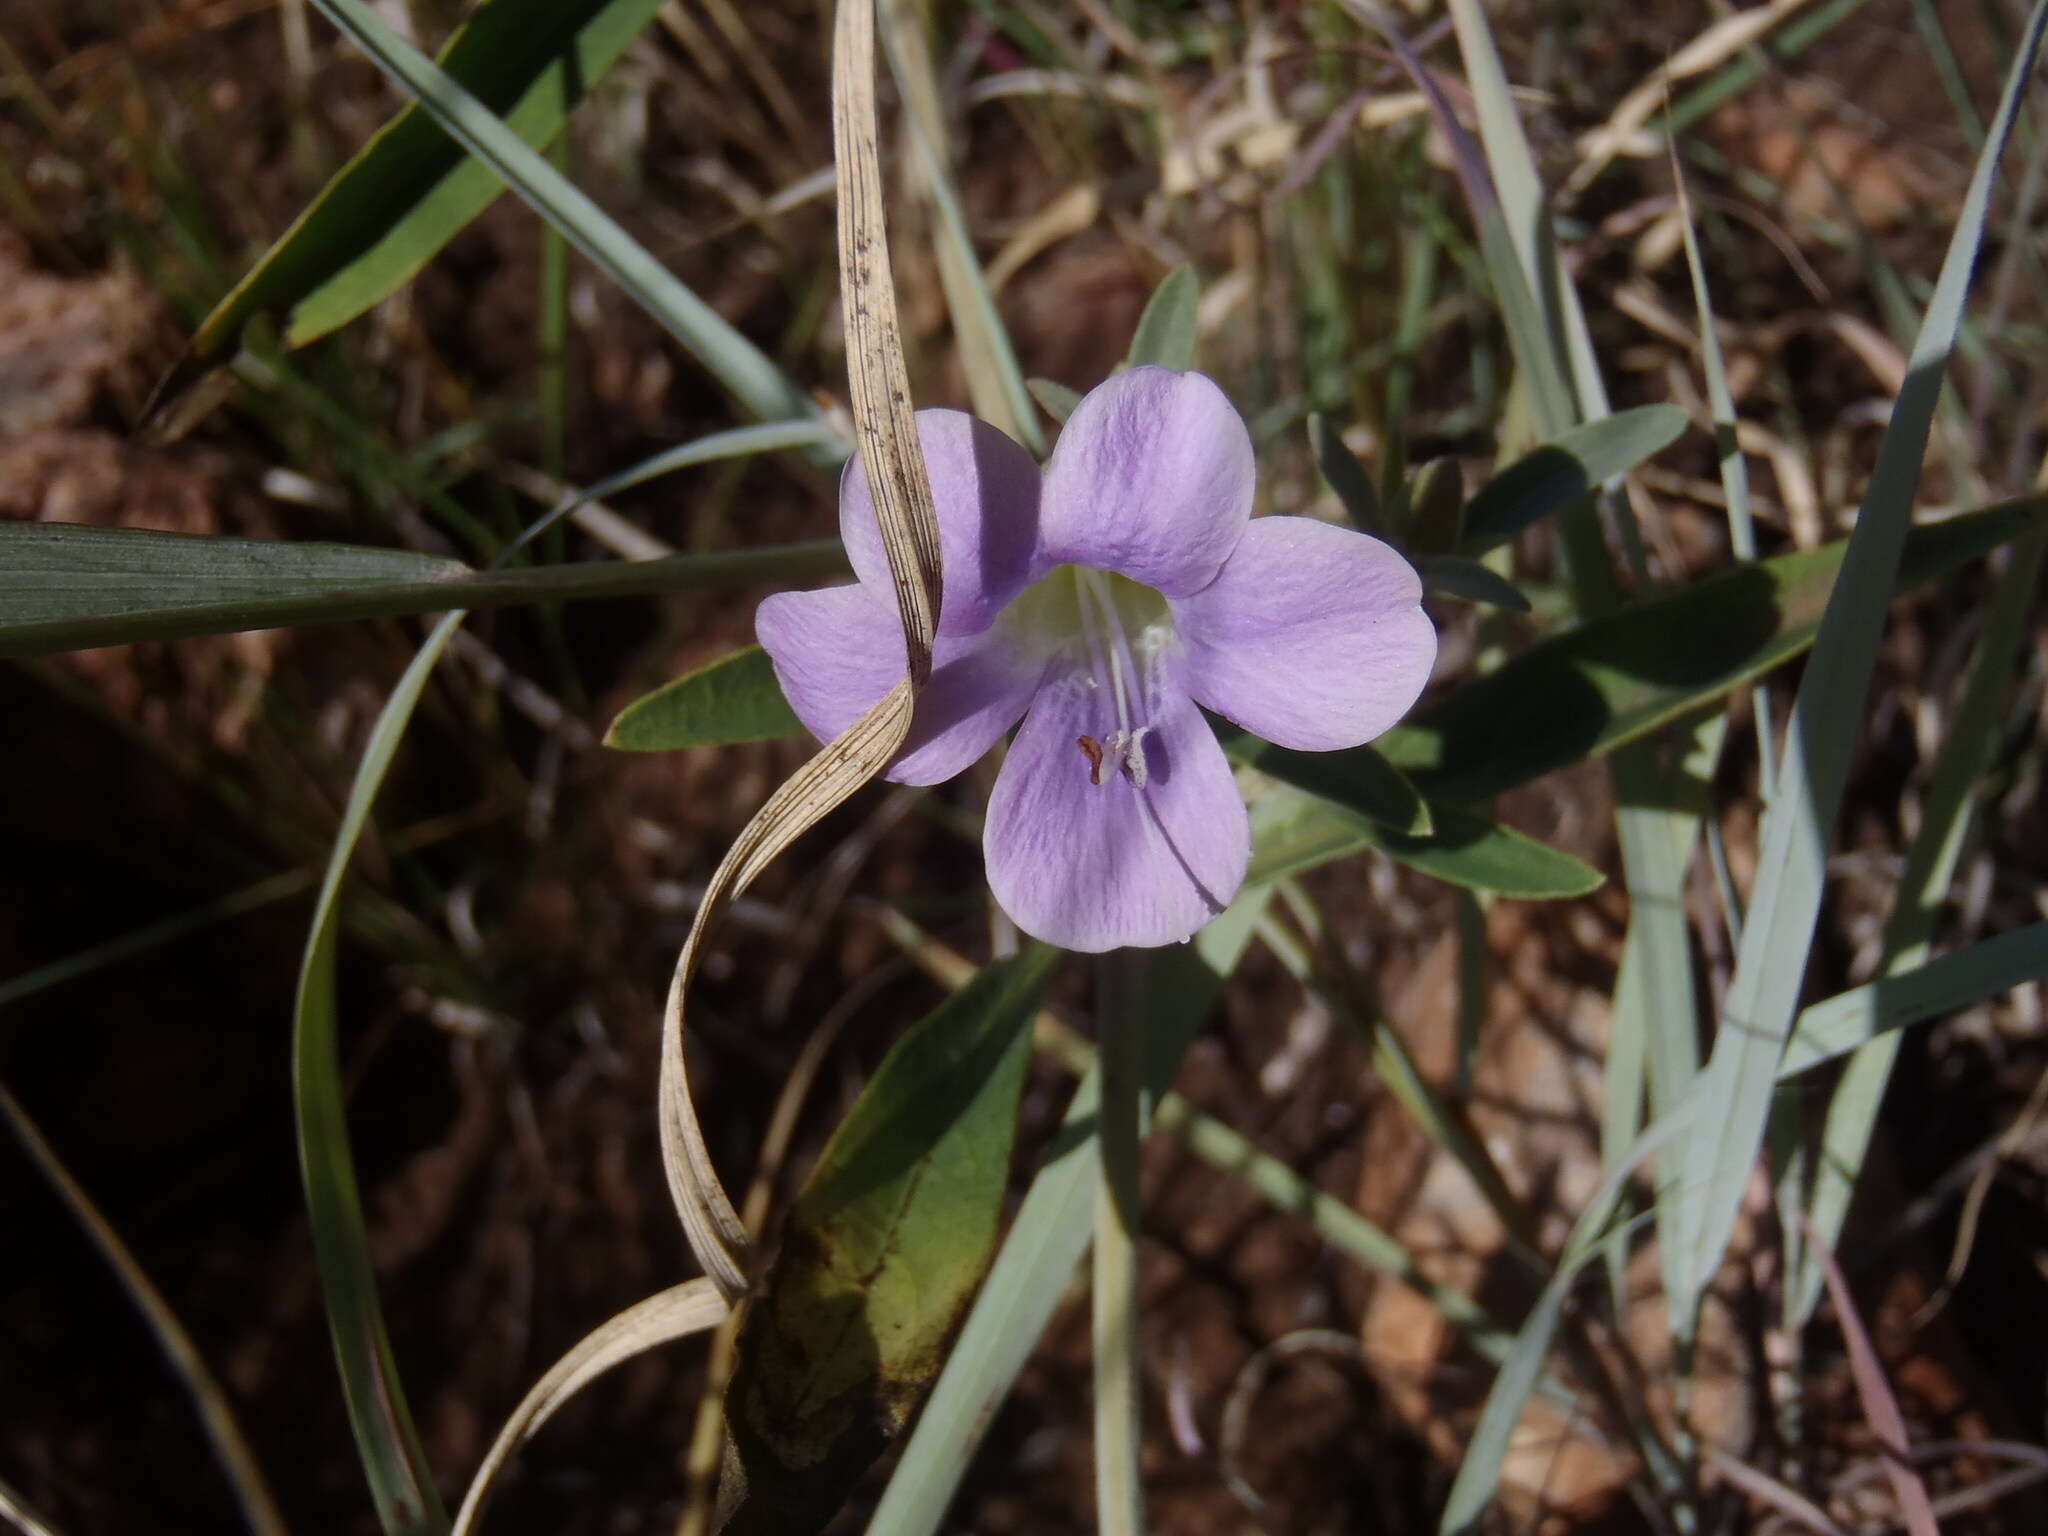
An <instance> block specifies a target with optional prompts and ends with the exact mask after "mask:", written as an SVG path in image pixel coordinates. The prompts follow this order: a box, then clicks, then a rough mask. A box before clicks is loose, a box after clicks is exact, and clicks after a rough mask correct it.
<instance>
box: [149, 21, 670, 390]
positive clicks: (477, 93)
mask: <svg viewBox="0 0 2048 1536" xmlns="http://www.w3.org/2000/svg"><path fill="white" fill-rule="evenodd" d="M658 9H660V0H486V3H485V4H483V5H480V6H478V7H477V9H476V10H475V12H474V13H472V15H471V16H470V18H469V20H468V21H467V22H466V23H465V24H464V25H463V26H462V28H461V29H460V30H459V31H458V32H456V34H455V35H454V37H453V38H451V39H450V40H449V43H448V46H447V48H445V49H444V50H443V51H442V53H441V56H440V65H441V68H442V70H443V71H444V72H445V73H446V74H447V76H448V78H449V79H451V80H454V81H456V82H458V83H459V84H461V85H462V86H464V87H465V88H466V89H468V91H469V92H470V93H471V95H473V96H474V97H475V98H476V100H477V102H478V103H479V104H480V105H481V106H482V107H484V108H485V109H486V110H488V111H491V112H494V113H496V114H498V115H499V116H500V117H502V118H503V119H504V124H505V127H506V128H507V129H508V130H510V131H511V132H512V133H513V134H516V135H517V136H518V137H519V139H520V140H521V141H523V142H524V143H526V144H530V145H542V144H546V143H547V142H548V141H549V140H550V139H552V138H554V136H555V135H556V134H557V133H559V132H560V131H561V128H562V125H563V123H564V122H566V121H567V120H568V116H569V113H570V112H571V110H573V109H574V107H575V106H576V103H577V102H578V101H579V100H581V99H582V97H583V96H584V95H585V94H587V93H588V91H589V90H590V88H591V87H592V86H593V85H595V84H596V82H597V81H598V80H600V79H602V78H603V76H604V75H605V73H606V72H607V71H609V70H610V69H611V67H612V65H613V64H614V63H615V62H616V61H617V59H618V57H619V55H620V54H621V53H622V52H623V51H624V50H625V47H626V45H627V44H628V43H629V42H631V41H632V40H633V38H634V37H635V36H636V35H637V34H638V33H639V32H640V31H641V29H642V28H644V27H645V26H646V25H647V23H648V22H649V21H651V20H652V19H653V17H654V13H655V12H656V11H657V10H658ZM504 190H505V187H504V183H503V182H502V181H500V180H499V179H498V177H497V176H495V175H493V174H492V173H491V171H490V169H489V168H488V167H487V166H485V165H484V164H483V163H482V162H480V161H477V160H473V159H471V158H470V157H469V155H468V154H467V153H466V152H465V151H464V150H463V148H462V147H461V146H460V145H459V144H457V143H456V142H455V141H454V140H452V139H450V138H449V137H448V136H447V134H445V133H444V132H442V131H441V129H440V128H439V127H437V126H436V125H435V123H434V121H433V119H432V118H431V117H429V116H427V115H426V114H425V113H424V112H423V111H422V110H421V109H420V108H419V107H418V106H417V105H413V106H408V107H407V108H406V109H405V110H404V111H402V112H400V113H399V114H398V115H397V116H396V117H394V118H393V119H392V120H391V121H390V122H389V123H387V124H385V126H384V127H383V128H382V129H381V130H380V131H379V132H378V133H377V135H376V137H375V138H373V139H371V140H370V142H369V143H368V144H367V145H365V146H364V147H363V149H362V151H361V152H360V153H359V154H357V155H356V156H355V158H354V159H352V160H351V161H349V163H348V164H347V165H346V166H344V167H343V168H342V169H341V170H340V171H339V172H338V173H337V174H336V175H335V176H334V178H333V179H332V180H331V181H329V182H328V183H327V185H326V187H325V188H323V189H322V190H321V192H320V195H319V196H318V197H316V198H315V199H314V200H313V202H312V203H311V204H310V205H309V206H308V207H307V208H306V210H305V212H304V213H302V214H300V215H299V217H298V219H297V220H296V221H295V222H294V223H293V224H292V227H291V228H290V229H288V230H287V231H285V233H284V236H283V237H282V238H281V239H279V240H278V242H277V243H276V244H275V245H273V246H272V247H271V248H270V250H269V251H268V252H267V253H265V255H264V257H263V259H262V260H261V261H259V262H258V263H257V264H256V266H255V267H254V268H253V269H252V270H251V271H250V273H249V274H248V276H246V277H244V278H243V279H242V281H241V282H240V283H238V284H237V285H236V286H235V289H234V291H233V292H232V293H230V294H229V295H228V296H227V297H226V298H225V299H223V300H222V301H221V302H220V304H219V305H218V306H217V307H216V308H215V309H214V311H213V313H212V314H210V315H208V316H207V317H206V320H205V322H204V323H203V324H202V325H201V326H200V327H199V330H198V332H197V333H196V334H195V335H194V336H193V338H192V342H191V345H190V346H189V347H188V348H187V349H186V352H185V355H184V356H183V357H182V358H181V359H180V360H179V362H178V364H177V366H176V367H175V368H173V369H172V371H171V373H170V374H169V375H168V376H167V377H166V378H165V380H164V382H163V383H162V385H160V386H159V387H158V390H157V392H156V398H157V399H158V400H163V401H168V400H169V399H170V398H171V397H173V396H175V395H177V394H180V393H182V392H183V391H184V390H185V388H186V387H187V386H189V385H190V384H191V383H192V381H193V380H194V379H196V378H197V377H198V376H199V375H200V374H201V373H204V372H206V371H207V370H208V369H211V368H214V367H217V366H219V365H220V364H221V363H223V362H225V361H227V359H228V358H229V357H230V356H231V355H232V354H233V352H234V350H235V348H236V347H238V346H239V345H240V342H241V335H242V328H243V326H244V325H246V324H247V323H248V321H249V320H250V319H251V318H252V317H254V316H256V315H259V314H263V315H269V316H271V317H273V318H274V319H275V320H276V321H277V325H278V331H279V334H280V335H281V337H282V338H283V341H284V344H285V345H286V346H287V347H300V346H304V345H305V344H306V343H307V342H310V341H314V340H317V339H318V338H319V337H322V336H325V335H326V334H327V333H328V332H330V331H333V330H336V329H338V328H339V327H341V326H343V325H346V324H347V323H348V322H349V321H351V320H353V319H355V317H356V316H358V315H360V314H361V313H362V312H363V311H364V310H366V309H368V308H369V307H370V306H371V305H373V304H375V303H377V301H378V300H380V299H382V298H384V297H386V296H387V295H389V294H390V293H392V292H393V291H395V290H396V289H397V288H399V287H400V286H401V285H403V284H404V283H406V282H408V281H409V280H410V279H411V278H412V277H413V276H414V275H415V274H416V273H417V272H418V271H419V270H420V268H421V267H423V266H425V265H426V263H427V261H428V260H429V259H430V258H431V257H432V256H433V255H434V253H435V252H437V251H439V250H440V249H441V247H442V246H444V245H446V244H447V243H448V241H449V240H451V239H452V238H454V236H455V235H456V234H457V232H459V231H460V230H461V229H462V228H463V226H465V225H466V224H468V223H469V222H470V221H471V220H472V219H474V218H475V217H476V216H477V215H478V214H479V213H481V212H483V210H484V209H485V208H486V207H487V206H489V204H490V203H491V202H492V200H493V199H495V198H496V197H497V196H498V194H499V193H501V192H503V191H504Z"/></svg>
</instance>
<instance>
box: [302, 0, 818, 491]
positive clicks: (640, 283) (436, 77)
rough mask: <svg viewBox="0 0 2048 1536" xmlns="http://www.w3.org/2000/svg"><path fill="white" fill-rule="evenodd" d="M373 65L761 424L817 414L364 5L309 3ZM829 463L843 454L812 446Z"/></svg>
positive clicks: (336, 0)
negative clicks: (638, 307)
mask: <svg viewBox="0 0 2048 1536" xmlns="http://www.w3.org/2000/svg"><path fill="white" fill-rule="evenodd" d="M313 3H314V4H315V5H317V6H319V7H320V9H321V11H322V12H323V13H325V14H326V16H327V18H328V19H329V20H330V21H332V22H333V23H334V24H335V25H336V26H338V27H340V28H341V29H342V31H344V32H346V33H347V34H348V36H349V37H350V38H351V39H352V40H353V41H354V42H355V44H356V46H358V47H359V48H361V49H362V50H363V52H364V53H366V54H368V55H369V56H370V59H371V60H372V62H374V63H375V64H376V65H377V67H378V68H379V69H381V70H383V71H384V72H385V73H386V74H387V75H389V76H390V77H391V78H392V80H394V81H395V82H396V83H397V84H398V85H399V87H400V88H401V89H403V90H404V91H405V92H406V94H407V95H409V96H411V97H412V98H413V99H414V100H415V101H417V102H418V103H419V104H420V106H421V107H423V108H424V109H425V110H426V111H427V112H428V113H429V114H430V115H431V116H432V117H433V119H434V121H435V122H437V123H439V124H440V125H441V126H442V127H443V128H444V129H446V130H447V131H448V133H449V134H451V135H452V136H453V137H454V138H456V139H457V140H458V141H460V143H461V144H462V146H463V147H464V148H465V149H466V150H467V151H468V152H469V153H471V154H473V155H475V156H476V157H477V158H478V159H479V160H481V161H482V162H483V163H484V164H486V165H488V166H489V167H490V168H491V171H492V172H493V173H494V174H495V175H497V176H498V177H500V178H501V179H502V180H503V181H504V182H505V184H506V185H507V186H509V187H510V188H511V189H512V190H513V191H514V192H516V193H517V194H518V195H519V197H520V198H521V200H522V201H524V202H525V203H527V204H528V206H530V207H532V208H533V209H534V211H535V212H537V213H539V214H540V215H541V217H543V218H544V219H546V220H547V221H548V222H549V223H550V224H552V225H553V226H554V227H555V228H556V229H558V230H560V231H561V233H562V235H563V236H564V238H566V239H567V240H568V241H569V243H570V244H572V245H574V246H575V247H576V249H577V250H579V251H581V252H582V253H583V254H584V255H585V256H587V257H588V258H590V260H591V261H592V262H594V263H596V265H597V266H598V268H599V269H600V270H602V271H604V272H606V273H608V274H609V275H610V276H611V278H612V280H613V281H614V282H616V283H617V284H618V285H619V286H620V288H622V289H623V290H624V291H625V292H626V294H627V296H628V297H630V298H631V299H632V300H633V301H634V302H635V303H636V304H638V305H639V306H640V307H641V308H642V309H644V310H646V311H647V313H648V314H649V315H651V316H652V317H653V318H654V319H655V320H656V321H657V322H659V323H660V324H661V325H662V326H663V327H664V328H665V329H666V330H667V331H668V332H669V334H670V335H672V336H674V337H675V338H676V340H677V341H679V342H680V343H682V345H683V346H684V347H685V348H686V349H687V350H688V351H689V352H690V354H691V355H692V356H694V357H695V358H696V359H697V360H698V361H699V362H701V363H703V364H704V366H705V367H706V368H708V369H709V370H710V371H711V373H712V374H713V375H714V376H715V377H716V378H717V379H718V381H719V382H720V383H721V384H723V385H724V386H725V387H726V388H727V389H729V390H731V391H732V393H733V394H734V395H735V396H736V397H737V398H738V399H739V400H740V401H741V402H742V403H743V404H744V405H745V406H746V407H747V408H748V409H749V410H750V411H752V412H753V413H754V414H755V415H756V416H758V417H760V418H762V419H763V420H764V421H772V420H780V419H783V418H787V417H799V418H802V417H810V418H816V417H818V416H819V415H821V412H820V410H819V407H818V404H817V402H816V401H815V400H813V399H811V397H810V396H809V395H808V394H806V393H805V392H804V391H803V390H802V389H800V388H799V387H798V386H797V385H796V384H795V383H794V382H793V381H792V380H791V379H790V378H789V377H788V376H787V375H785V374H784V373H783V372H782V370H781V369H780V368H778V367H776V366H775V364H774V363H773V362H771V361H770V360H769V358H768V357H767V355H766V354H765V353H763V352H762V351H761V349H760V348H759V347H757V346H755V345H754V344H753V343H752V342H751V341H749V340H747V338H746V337H744V336H742V335H741V334H740V333H739V332H738V331H737V330H735V329H734V328H733V327H732V325H731V324H730V323H729V322H727V321H726V320H725V319H724V318H723V317H722V316H720V315H719V314H718V312H717V311H716V310H714V309H712V308H711V307H710V306H709V305H708V304H706V303H705V302H704V301H703V300H702V299H700V298H698V297H697V295H696V294H694V293H692V292H691V291H690V290H689V289H688V288H687V287H685V286H684V285H683V284H682V283H681V282H679V281H678V280H677V279H676V277H675V275H674V274H673V273H671V272H670V271H669V270H668V269H667V268H665V267H664V266H662V264H661V263H660V262H659V261H656V260H655V259H654V257H653V256H652V255H651V254H650V253H649V252H648V251H647V249H646V248H645V247H644V246H642V245H641V244H640V243H639V242H638V241H636V240H635V239H633V237H632V236H631V235H629V234H627V233H626V232H625V230H623V229H622V228H620V227H619V225H618V222H617V221H616V220H614V219H613V218H612V217H611V216H610V215H609V214H607V213H606V212H605V211H604V210H603V209H601V208H599V207H598V206H597V204H596V203H594V202H592V201H591V199H590V198H589V197H588V196H587V195H586V194H585V193H583V192H581V191H579V190H578V189H577V188H576V187H575V186H574V185H572V184H571V183H570V181H569V180H568V178H567V177H565V176H563V175H562V173H561V172H560V171H558V170H556V169H555V168H554V167H553V166H552V165H550V164H548V162H547V158H546V156H544V155H542V154H540V153H539V152H538V151H536V150H535V149H534V148H533V147H532V146H531V145H529V144H527V143H526V142H525V141H524V140H522V139H521V138H520V137H519V135H518V134H516V133H514V132H513V131H512V130H511V129H510V128H508V127H506V126H505V124H504V123H503V122H501V121H500V120H499V119H498V118H497V117H496V116H495V115H493V114H492V113H491V111H490V110H489V109H488V108H486V107H485V106H483V105H482V104H481V103H480V102H478V101H477V99H476V98H475V97H474V96H472V95H471V94H470V93H469V92H468V91H466V90H464V89H463V88H462V86H461V85H460V84H458V83H457V82H456V81H454V80H451V79H449V78H448V76H447V75H446V74H445V73H444V72H443V71H441V70H440V69H438V68H436V67H435V65H434V64H433V62H432V61H431V60H429V59H428V58H426V57H425V56H424V55H423V54H421V53H420V52H419V51H418V50H417V49H415V48H413V47H412V46H411V45H410V44H409V43H407V42H406V41H405V40H404V39H403V38H401V37H399V36H398V35H397V34H396V33H395V32H393V31H392V30H391V29H390V28H389V27H388V26H386V25H385V24H384V23H383V22H382V21H381V20H379V19H378V18H377V16H376V15H375V14H374V13H373V12H372V11H371V10H370V8H369V7H368V6H367V5H365V4H364V3H363V0H313ZM811 456H812V457H813V458H816V459H818V460H819V461H820V462H836V461H837V460H838V459H840V458H843V457H844V451H843V449H840V450H834V449H832V448H828V447H817V448H814V449H813V450H812V455H811Z"/></svg>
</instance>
